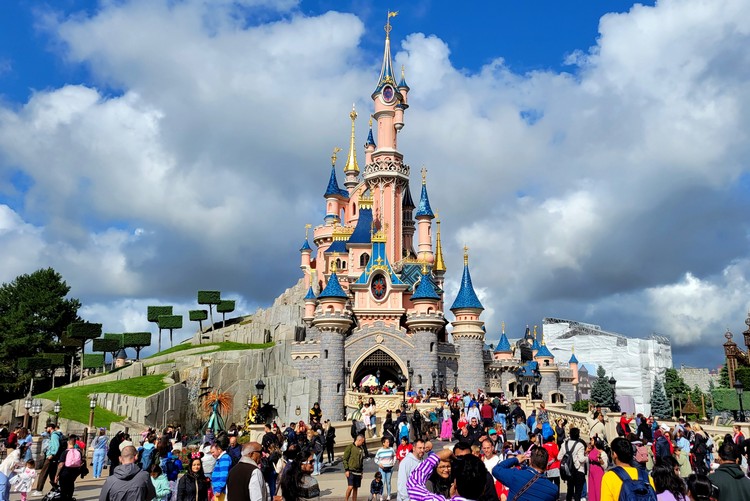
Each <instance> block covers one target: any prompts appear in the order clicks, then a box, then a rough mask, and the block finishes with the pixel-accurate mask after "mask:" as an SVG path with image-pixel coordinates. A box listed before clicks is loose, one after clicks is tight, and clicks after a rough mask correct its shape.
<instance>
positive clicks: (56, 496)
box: [41, 486, 76, 501]
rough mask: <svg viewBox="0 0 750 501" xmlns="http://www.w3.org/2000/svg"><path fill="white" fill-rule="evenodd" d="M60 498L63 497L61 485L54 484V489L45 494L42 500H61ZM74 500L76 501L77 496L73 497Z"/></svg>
mask: <svg viewBox="0 0 750 501" xmlns="http://www.w3.org/2000/svg"><path fill="white" fill-rule="evenodd" d="M60 499H62V494H60V487H59V486H53V487H52V489H50V491H49V492H48V493H47V494H45V495H44V497H43V498H42V499H41V501H59V500H60ZM73 501H76V498H73Z"/></svg>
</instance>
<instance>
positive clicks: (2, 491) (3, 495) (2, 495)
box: [0, 473, 10, 501]
mask: <svg viewBox="0 0 750 501" xmlns="http://www.w3.org/2000/svg"><path fill="white" fill-rule="evenodd" d="M0 501H10V482H8V477H6V476H5V474H4V473H0Z"/></svg>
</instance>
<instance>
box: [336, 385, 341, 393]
mask: <svg viewBox="0 0 750 501" xmlns="http://www.w3.org/2000/svg"><path fill="white" fill-rule="evenodd" d="M336 393H337V394H338V395H341V383H336Z"/></svg>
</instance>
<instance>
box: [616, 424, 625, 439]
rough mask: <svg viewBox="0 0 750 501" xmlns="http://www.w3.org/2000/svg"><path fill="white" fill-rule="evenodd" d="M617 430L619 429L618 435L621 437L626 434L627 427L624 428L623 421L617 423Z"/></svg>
mask: <svg viewBox="0 0 750 501" xmlns="http://www.w3.org/2000/svg"><path fill="white" fill-rule="evenodd" d="M615 430H617V435H618V436H620V437H624V436H625V428H623V426H622V423H617V426H616V427H615Z"/></svg>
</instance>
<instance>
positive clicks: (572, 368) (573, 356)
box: [568, 347, 578, 385]
mask: <svg viewBox="0 0 750 501" xmlns="http://www.w3.org/2000/svg"><path fill="white" fill-rule="evenodd" d="M570 350H571V354H570V360H569V361H568V365H569V366H570V371H571V372H572V373H573V384H574V385H577V384H578V359H577V358H576V353H575V348H573V347H571V348H570Z"/></svg>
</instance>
